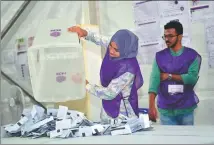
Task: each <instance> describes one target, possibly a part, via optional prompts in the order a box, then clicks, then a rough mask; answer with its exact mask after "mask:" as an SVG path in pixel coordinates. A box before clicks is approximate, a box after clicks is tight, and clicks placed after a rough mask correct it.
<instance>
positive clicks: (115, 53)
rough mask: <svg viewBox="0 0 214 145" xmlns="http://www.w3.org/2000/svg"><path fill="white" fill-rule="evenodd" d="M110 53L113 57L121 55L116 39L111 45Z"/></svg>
mask: <svg viewBox="0 0 214 145" xmlns="http://www.w3.org/2000/svg"><path fill="white" fill-rule="evenodd" d="M109 55H110V56H111V57H120V52H119V49H118V47H117V44H116V43H115V42H114V41H112V42H111V43H110V45H109Z"/></svg>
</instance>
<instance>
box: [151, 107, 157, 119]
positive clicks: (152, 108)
mask: <svg viewBox="0 0 214 145" xmlns="http://www.w3.org/2000/svg"><path fill="white" fill-rule="evenodd" d="M157 118H158V112H157V109H156V107H155V106H153V107H149V120H151V121H153V122H156V121H157Z"/></svg>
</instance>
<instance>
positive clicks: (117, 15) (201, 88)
mask: <svg viewBox="0 0 214 145" xmlns="http://www.w3.org/2000/svg"><path fill="white" fill-rule="evenodd" d="M207 2H208V3H213V2H211V1H207ZM97 3H98V6H99V21H100V29H101V34H102V35H107V36H110V35H111V34H113V33H114V32H115V31H117V30H118V29H122V28H127V29H130V30H134V17H133V9H132V2H131V1H126V2H123V1H120V2H119V1H99V2H97ZM160 3H161V1H160ZM204 3H205V4H206V2H205V1H203V4H204ZM190 6H191V4H190ZM190 29H191V30H190V32H191V37H192V46H193V48H194V49H195V50H197V51H198V52H199V53H200V54H201V55H202V59H203V61H202V66H201V71H200V79H199V81H198V83H197V85H196V87H195V89H196V92H197V94H198V96H199V99H200V103H199V107H198V109H197V110H196V112H195V114H196V116H195V120H196V124H214V115H213V113H212V114H210V113H211V112H212V110H213V109H214V107H213V106H214V69H210V68H209V67H208V58H207V56H208V55H207V49H206V39H205V29H204V21H203V20H202V21H197V22H194V23H192V24H191V27H190ZM151 67H152V66H151V65H145V64H143V65H141V70H142V73H143V76H144V79H145V84H144V86H143V87H142V89H141V100H140V103H139V105H140V107H148V94H147V92H148V87H149V77H150V73H151Z"/></svg>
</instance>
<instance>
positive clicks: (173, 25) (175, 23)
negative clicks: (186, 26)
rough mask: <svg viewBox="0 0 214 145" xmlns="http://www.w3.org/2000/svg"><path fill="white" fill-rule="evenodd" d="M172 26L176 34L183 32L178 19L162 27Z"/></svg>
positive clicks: (169, 27)
mask: <svg viewBox="0 0 214 145" xmlns="http://www.w3.org/2000/svg"><path fill="white" fill-rule="evenodd" d="M171 28H174V29H175V31H176V32H177V34H178V35H180V34H183V26H182V24H181V23H180V22H179V21H176V20H173V21H170V22H168V23H167V24H166V25H164V29H165V30H166V29H171Z"/></svg>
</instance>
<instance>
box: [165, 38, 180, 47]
mask: <svg viewBox="0 0 214 145" xmlns="http://www.w3.org/2000/svg"><path fill="white" fill-rule="evenodd" d="M167 42H168V41H167ZM167 42H166V43H167ZM177 43H178V38H177V39H176V41H175V43H173V44H172V45H170V46H167V47H169V48H174V47H175V46H176V44H177Z"/></svg>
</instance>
